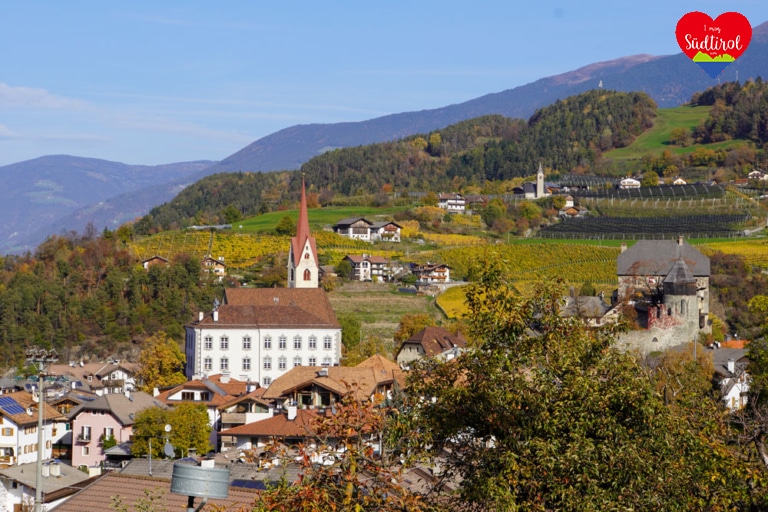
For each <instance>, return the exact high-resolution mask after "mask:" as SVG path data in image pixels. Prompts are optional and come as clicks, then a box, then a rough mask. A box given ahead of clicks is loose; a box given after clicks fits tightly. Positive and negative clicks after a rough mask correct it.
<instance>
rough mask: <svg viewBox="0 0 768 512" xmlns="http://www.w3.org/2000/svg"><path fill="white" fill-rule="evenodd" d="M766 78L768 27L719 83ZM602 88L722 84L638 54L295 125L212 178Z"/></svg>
mask: <svg viewBox="0 0 768 512" xmlns="http://www.w3.org/2000/svg"><path fill="white" fill-rule="evenodd" d="M737 76H738V78H739V79H740V80H747V79H749V78H756V77H758V76H762V77H764V78H765V77H768V22H766V23H763V24H762V25H760V26H758V27H755V28H754V30H753V39H752V43H751V44H750V46H749V48H748V49H747V51H746V52H744V54H743V55H742V56H741V58H739V60H738V61H736V62H735V63H733V64H731V65H730V66H729V67H728V68H727V69H726V70H725V71H724V72H723V73H722V74H721V75H720V77H719V81H722V82H725V81H733V80H736V78H737ZM600 82H602V84H603V87H605V88H607V89H611V90H615V91H624V92H633V91H642V92H645V93H646V94H648V95H649V96H650V97H651V98H653V99H654V100H655V101H656V103H657V104H658V106H659V107H662V108H664V107H674V106H678V105H682V104H684V103H686V102H688V101H689V100H690V98H691V95H692V94H693V93H695V92H698V91H703V90H704V89H706V88H708V87H712V86H713V85H716V84H717V83H718V81H717V80H712V79H711V78H710V77H709V75H707V74H706V73H705V72H704V71H703V70H701V69H700V68H699V66H698V65H696V64H695V63H693V62H691V60H690V59H689V58H688V57H686V56H685V55H684V54H683V53H679V54H677V55H669V56H663V57H659V56H652V55H634V56H631V57H624V58H620V59H616V60H612V61H607V62H599V63H595V64H590V65H588V66H584V67H582V68H579V69H577V70H575V71H570V72H568V73H563V74H560V75H556V76H551V77H547V78H542V79H540V80H537V81H535V82H533V83H530V84H527V85H523V86H520V87H515V88H514V89H509V90H506V91H502V92H498V93H492V94H487V95H485V96H481V97H479V98H476V99H473V100H469V101H466V102H464V103H459V104H456V105H449V106H446V107H442V108H436V109H431V110H421V111H418V112H404V113H400V114H392V115H388V116H383V117H378V118H376V119H371V120H368V121H361V122H356V123H334V124H309V125H296V126H291V127H289V128H285V129H284V130H280V131H278V132H275V133H273V134H271V135H267V136H266V137H263V138H261V139H259V140H257V141H255V142H253V143H252V144H250V145H248V146H246V147H245V148H243V149H241V150H240V151H238V152H237V153H235V154H233V155H231V156H229V157H227V158H225V159H224V160H222V161H221V162H219V163H218V164H217V165H215V166H214V167H213V168H211V169H207V170H206V172H207V173H213V172H234V171H275V170H291V169H298V168H299V167H300V166H301V164H303V163H304V162H306V161H308V160H309V159H310V158H312V157H314V156H317V155H319V154H321V153H323V152H324V151H327V150H329V149H335V148H341V147H351V146H359V145H364V144H372V143H375V142H386V141H391V140H396V139H400V138H402V137H405V136H408V135H413V134H417V133H428V132H430V131H432V130H437V129H440V128H444V127H446V126H449V125H451V124H455V123H457V122H459V121H463V120H466V119H471V118H474V117H479V116H483V115H487V114H501V115H503V116H507V117H513V118H524V119H527V118H528V117H530V116H531V115H532V114H533V113H534V112H535V111H536V109H538V108H541V107H543V106H546V105H549V104H551V103H553V102H554V101H556V100H558V99H561V98H565V97H568V96H573V95H575V94H579V93H581V92H584V91H586V90H589V89H594V88H597V87H598V86H599V84H600Z"/></svg>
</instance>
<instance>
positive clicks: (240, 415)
mask: <svg viewBox="0 0 768 512" xmlns="http://www.w3.org/2000/svg"><path fill="white" fill-rule="evenodd" d="M221 422H222V423H226V424H228V425H244V424H245V413H244V412H225V413H222V414H221Z"/></svg>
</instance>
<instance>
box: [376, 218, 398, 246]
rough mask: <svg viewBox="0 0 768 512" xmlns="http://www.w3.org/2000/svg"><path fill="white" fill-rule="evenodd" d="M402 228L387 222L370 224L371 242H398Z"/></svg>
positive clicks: (394, 223)
mask: <svg viewBox="0 0 768 512" xmlns="http://www.w3.org/2000/svg"><path fill="white" fill-rule="evenodd" d="M402 229H403V226H401V225H400V224H397V223H396V222H392V221H389V220H383V221H380V222H374V223H372V224H371V241H374V242H375V241H379V242H396V243H399V242H400V231H401V230H402Z"/></svg>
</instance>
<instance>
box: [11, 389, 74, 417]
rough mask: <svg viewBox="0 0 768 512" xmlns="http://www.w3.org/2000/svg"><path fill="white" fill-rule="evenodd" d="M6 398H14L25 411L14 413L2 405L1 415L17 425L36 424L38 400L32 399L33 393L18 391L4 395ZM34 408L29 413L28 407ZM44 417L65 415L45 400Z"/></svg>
mask: <svg viewBox="0 0 768 512" xmlns="http://www.w3.org/2000/svg"><path fill="white" fill-rule="evenodd" d="M3 397H5V398H12V399H14V400H15V401H16V403H17V404H19V406H21V408H22V409H23V412H20V413H16V414H12V413H11V412H9V411H7V410H6V409H5V408H2V407H0V415H1V416H3V417H5V418H8V419H9V420H11V421H12V422H14V423H15V424H16V425H33V424H34V425H36V424H37V402H35V401H34V400H32V394H31V393H29V392H27V391H16V392H14V393H6V394H4V395H3ZM29 408H31V409H32V410H33V413H32V415H31V416H30V415H29V414H27V409H29ZM13 410H15V409H13ZM43 418H46V419H49V420H50V419H56V420H63V419H65V418H64V416H62V415H61V413H59V411H57V410H56V409H54V408H53V407H51V406H50V405H48V404H47V403H45V402H43Z"/></svg>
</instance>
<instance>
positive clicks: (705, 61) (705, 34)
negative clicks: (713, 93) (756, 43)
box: [675, 11, 752, 78]
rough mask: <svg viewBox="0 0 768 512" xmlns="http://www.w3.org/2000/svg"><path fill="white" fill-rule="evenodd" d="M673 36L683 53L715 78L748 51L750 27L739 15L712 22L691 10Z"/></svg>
mask: <svg viewBox="0 0 768 512" xmlns="http://www.w3.org/2000/svg"><path fill="white" fill-rule="evenodd" d="M675 35H676V36H677V44H679V45H680V48H681V49H682V50H683V53H685V54H686V55H687V56H688V58H689V59H691V60H692V61H693V62H695V63H696V64H698V65H699V66H700V67H701V69H703V70H704V71H706V72H707V74H709V76H711V77H712V78H716V77H717V75H719V74H720V73H722V71H723V70H724V69H725V68H727V67H728V66H729V65H730V64H731V63H732V62H734V61H735V60H736V59H738V58H739V57H740V56H741V54H742V53H744V50H746V49H747V46H749V41H750V40H751V39H752V25H750V24H749V20H748V19H747V18H746V17H745V16H744V15H743V14H740V13H738V12H724V13H723V14H721V15H720V16H718V17H717V18H715V19H714V20H713V19H712V18H710V17H709V15H707V14H704V13H703V12H698V11H694V12H689V13H688V14H686V15H685V16H683V17H682V18H680V21H678V22H677V28H676V29H675Z"/></svg>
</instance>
